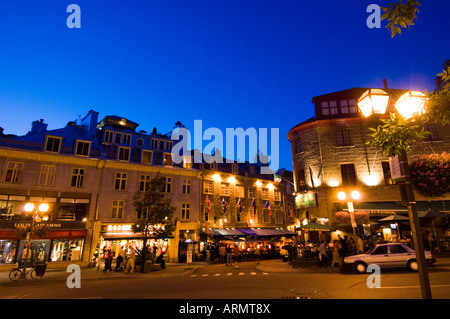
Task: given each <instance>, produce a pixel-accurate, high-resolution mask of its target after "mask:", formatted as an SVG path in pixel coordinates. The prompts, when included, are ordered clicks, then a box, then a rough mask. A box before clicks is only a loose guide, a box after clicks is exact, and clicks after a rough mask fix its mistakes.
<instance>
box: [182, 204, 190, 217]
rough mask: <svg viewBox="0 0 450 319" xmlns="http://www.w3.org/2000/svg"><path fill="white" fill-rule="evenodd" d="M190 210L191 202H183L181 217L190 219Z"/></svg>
mask: <svg viewBox="0 0 450 319" xmlns="http://www.w3.org/2000/svg"><path fill="white" fill-rule="evenodd" d="M190 210H191V209H190V204H187V203H183V204H181V219H182V220H187V219H189V214H190Z"/></svg>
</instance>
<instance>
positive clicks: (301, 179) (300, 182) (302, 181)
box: [297, 168, 307, 191]
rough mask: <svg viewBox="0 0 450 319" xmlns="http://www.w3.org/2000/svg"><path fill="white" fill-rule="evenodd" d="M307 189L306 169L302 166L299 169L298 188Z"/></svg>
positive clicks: (300, 189)
mask: <svg viewBox="0 0 450 319" xmlns="http://www.w3.org/2000/svg"><path fill="white" fill-rule="evenodd" d="M306 189H307V188H306V179H305V169H303V168H302V169H299V170H298V171H297V190H298V191H305V190H306Z"/></svg>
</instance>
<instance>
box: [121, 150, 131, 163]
mask: <svg viewBox="0 0 450 319" xmlns="http://www.w3.org/2000/svg"><path fill="white" fill-rule="evenodd" d="M129 160H130V149H129V148H128V147H119V161H129Z"/></svg>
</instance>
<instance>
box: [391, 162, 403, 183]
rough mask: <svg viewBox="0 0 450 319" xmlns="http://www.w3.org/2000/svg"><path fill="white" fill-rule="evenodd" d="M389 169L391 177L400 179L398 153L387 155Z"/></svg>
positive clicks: (396, 179)
mask: <svg viewBox="0 0 450 319" xmlns="http://www.w3.org/2000/svg"><path fill="white" fill-rule="evenodd" d="M389 169H390V171H391V179H392V180H393V181H395V182H396V181H398V180H401V179H402V171H401V169H400V158H399V156H398V155H396V156H394V157H389Z"/></svg>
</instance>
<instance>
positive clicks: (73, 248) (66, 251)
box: [50, 239, 84, 262]
mask: <svg viewBox="0 0 450 319" xmlns="http://www.w3.org/2000/svg"><path fill="white" fill-rule="evenodd" d="M83 245H84V240H83V239H76V240H69V239H57V240H53V244H52V250H51V255H50V260H51V261H54V262H56V261H78V260H81V253H82V251H83Z"/></svg>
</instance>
